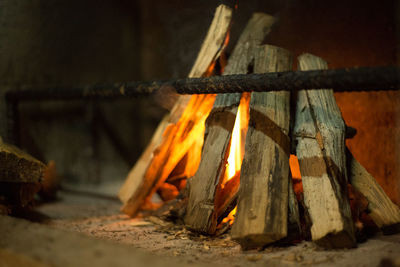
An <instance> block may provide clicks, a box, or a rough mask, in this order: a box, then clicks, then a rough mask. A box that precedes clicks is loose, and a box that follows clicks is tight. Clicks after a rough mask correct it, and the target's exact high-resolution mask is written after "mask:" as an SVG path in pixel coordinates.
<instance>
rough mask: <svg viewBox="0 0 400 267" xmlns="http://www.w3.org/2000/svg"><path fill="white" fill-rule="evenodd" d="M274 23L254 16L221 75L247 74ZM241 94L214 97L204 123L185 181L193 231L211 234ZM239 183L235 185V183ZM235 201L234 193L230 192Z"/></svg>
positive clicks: (260, 15)
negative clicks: (198, 152)
mask: <svg viewBox="0 0 400 267" xmlns="http://www.w3.org/2000/svg"><path fill="white" fill-rule="evenodd" d="M274 21H275V19H274V18H273V17H271V16H269V15H266V14H262V13H256V14H254V15H253V17H252V18H251V19H250V21H249V22H248V24H247V26H246V28H245V29H244V31H243V33H242V35H241V36H240V38H239V40H238V43H237V44H236V47H235V49H234V51H233V53H232V55H231V57H230V58H229V61H228V65H227V66H226V68H225V72H224V75H229V74H240V73H247V72H248V67H249V64H250V63H251V62H252V61H253V60H254V49H255V48H256V46H258V45H260V44H261V42H262V40H263V39H264V37H265V35H266V34H268V33H269V31H270V29H271V26H272V24H273V23H274ZM240 97H241V94H223V95H217V97H216V100H215V103H214V107H213V109H212V111H211V113H210V115H209V117H208V118H207V121H206V133H205V140H204V146H203V151H202V157H201V162H200V166H199V168H198V170H197V172H196V174H195V176H194V177H193V178H191V179H189V180H188V183H189V201H188V208H187V213H186V216H185V224H186V226H187V227H189V228H191V229H192V230H195V231H199V232H203V233H208V234H214V233H215V230H216V226H217V220H218V217H219V214H218V213H224V211H221V210H219V211H218V212H216V210H218V207H215V200H216V194H217V191H218V190H220V189H221V188H220V185H221V180H222V179H221V177H223V174H224V172H225V166H226V163H227V157H228V155H227V154H228V153H227V151H228V148H229V144H230V140H231V133H232V129H233V126H234V122H235V117H236V113H237V110H238V105H239V101H240ZM237 183H238V181H237ZM231 193H232V197H234V195H235V193H236V192H231Z"/></svg>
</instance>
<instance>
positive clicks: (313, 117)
mask: <svg viewBox="0 0 400 267" xmlns="http://www.w3.org/2000/svg"><path fill="white" fill-rule="evenodd" d="M298 61H299V68H300V69H301V70H311V69H327V63H326V62H325V61H324V60H322V59H321V58H319V57H316V56H313V55H311V54H303V55H301V56H300V57H299V58H298ZM294 136H295V138H296V142H297V147H296V153H297V157H298V158H299V164H300V171H301V175H302V182H303V190H304V200H305V205H306V207H307V209H308V213H309V214H310V217H311V221H312V226H311V235H312V239H313V240H314V241H316V242H317V243H318V244H320V245H322V246H325V247H330V248H335V247H353V246H354V245H355V237H354V226H353V221H352V217H351V211H350V205H349V199H348V196H347V177H346V161H345V124H344V121H343V119H342V116H341V113H340V110H339V107H338V106H337V104H336V100H335V97H334V96H333V91H332V90H308V91H305V90H303V91H299V93H298V100H297V107H296V121H295V127H294Z"/></svg>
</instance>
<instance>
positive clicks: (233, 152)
mask: <svg viewBox="0 0 400 267" xmlns="http://www.w3.org/2000/svg"><path fill="white" fill-rule="evenodd" d="M249 104H250V94H249V93H244V94H243V96H242V98H241V100H240V104H239V107H238V111H237V114H236V119H235V124H234V126H233V131H232V137H231V146H230V149H229V156H228V160H227V164H226V170H225V177H226V181H229V180H230V179H232V178H233V177H234V176H235V175H236V173H238V172H240V167H241V166H242V161H243V156H244V145H245V140H246V132H247V127H248V123H249Z"/></svg>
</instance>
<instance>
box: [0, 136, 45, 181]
mask: <svg viewBox="0 0 400 267" xmlns="http://www.w3.org/2000/svg"><path fill="white" fill-rule="evenodd" d="M45 167H46V166H45V165H44V164H43V163H42V162H40V161H39V160H37V159H35V158H34V157H32V156H31V155H29V154H27V153H26V152H24V151H22V150H21V149H19V148H17V147H16V146H13V145H9V144H6V143H3V142H2V141H1V140H0V182H11V183H39V182H40V181H41V179H42V176H43V171H44V169H45Z"/></svg>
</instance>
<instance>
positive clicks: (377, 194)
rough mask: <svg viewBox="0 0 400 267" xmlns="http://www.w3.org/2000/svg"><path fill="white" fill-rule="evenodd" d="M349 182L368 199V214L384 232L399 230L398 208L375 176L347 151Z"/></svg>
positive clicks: (399, 210)
mask: <svg viewBox="0 0 400 267" xmlns="http://www.w3.org/2000/svg"><path fill="white" fill-rule="evenodd" d="M347 161H348V166H349V169H350V170H349V182H350V184H351V185H352V186H353V187H354V188H355V189H357V190H358V191H359V192H360V193H362V194H363V195H364V196H365V197H366V198H367V200H368V202H369V204H368V206H367V211H368V215H369V216H370V217H371V218H372V220H373V221H374V222H375V224H376V225H377V226H378V227H379V228H381V229H382V231H383V232H384V233H387V234H390V233H396V232H399V230H400V208H399V207H398V206H397V205H395V204H394V203H393V202H392V201H391V200H390V198H389V197H388V196H387V195H386V193H385V191H383V189H382V187H381V186H380V185H379V184H378V183H377V182H376V180H375V178H374V177H373V176H372V175H371V174H370V173H369V172H368V171H367V170H366V169H365V168H364V167H363V166H362V165H361V164H360V163H359V162H358V161H357V160H356V159H355V158H354V157H353V156H352V155H351V153H350V152H349V151H348V153H347Z"/></svg>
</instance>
